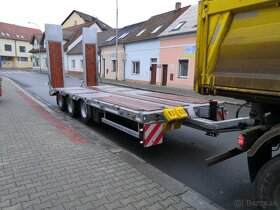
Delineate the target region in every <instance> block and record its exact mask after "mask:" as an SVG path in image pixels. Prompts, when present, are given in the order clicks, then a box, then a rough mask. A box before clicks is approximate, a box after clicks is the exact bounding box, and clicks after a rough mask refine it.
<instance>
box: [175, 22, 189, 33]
mask: <svg viewBox="0 0 280 210" xmlns="http://www.w3.org/2000/svg"><path fill="white" fill-rule="evenodd" d="M185 23H186V21H182V22H180V23H178V24H177V25H176V26H175V28H173V29H172V31H177V30H180V28H181V27H182V26H183V25H184V24H185Z"/></svg>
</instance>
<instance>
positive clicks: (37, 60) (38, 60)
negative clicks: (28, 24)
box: [29, 34, 48, 71]
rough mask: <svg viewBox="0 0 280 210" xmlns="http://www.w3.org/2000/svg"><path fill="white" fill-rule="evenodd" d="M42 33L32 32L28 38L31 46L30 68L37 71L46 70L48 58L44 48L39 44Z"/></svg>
mask: <svg viewBox="0 0 280 210" xmlns="http://www.w3.org/2000/svg"><path fill="white" fill-rule="evenodd" d="M42 38H43V34H34V35H33V36H32V38H31V40H30V44H32V46H33V48H32V49H31V50H30V51H29V52H30V53H32V68H33V70H38V71H47V70H48V60H47V53H46V48H45V47H44V46H43V45H41V41H42Z"/></svg>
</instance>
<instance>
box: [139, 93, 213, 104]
mask: <svg viewBox="0 0 280 210" xmlns="http://www.w3.org/2000/svg"><path fill="white" fill-rule="evenodd" d="M140 95H143V96H148V97H153V98H162V99H169V100H175V101H181V102H185V103H190V104H208V103H209V100H207V99H201V98H194V97H189V96H179V95H171V94H166V93H156V92H150V93H143V94H140Z"/></svg>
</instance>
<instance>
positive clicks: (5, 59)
mask: <svg viewBox="0 0 280 210" xmlns="http://www.w3.org/2000/svg"><path fill="white" fill-rule="evenodd" d="M2 60H3V61H12V60H13V57H10V56H2Z"/></svg>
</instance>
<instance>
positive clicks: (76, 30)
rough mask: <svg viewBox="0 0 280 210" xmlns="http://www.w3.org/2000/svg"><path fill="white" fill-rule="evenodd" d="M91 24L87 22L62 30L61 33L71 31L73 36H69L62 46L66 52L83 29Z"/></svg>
mask: <svg viewBox="0 0 280 210" xmlns="http://www.w3.org/2000/svg"><path fill="white" fill-rule="evenodd" d="M92 24H93V22H88V23H84V24H80V25H76V26H71V27H68V28H64V29H63V31H72V32H73V34H74V35H72V36H71V38H70V39H69V41H68V42H66V43H65V44H64V49H65V50H67V48H68V47H69V46H70V45H71V44H72V43H73V42H74V41H75V40H76V39H77V38H78V37H80V36H81V35H82V33H83V28H84V27H85V28H88V27H90V26H91V25H92Z"/></svg>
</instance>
